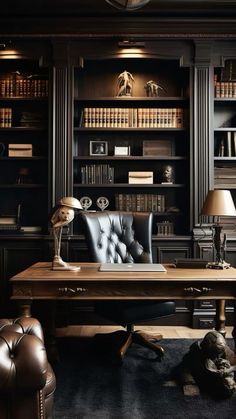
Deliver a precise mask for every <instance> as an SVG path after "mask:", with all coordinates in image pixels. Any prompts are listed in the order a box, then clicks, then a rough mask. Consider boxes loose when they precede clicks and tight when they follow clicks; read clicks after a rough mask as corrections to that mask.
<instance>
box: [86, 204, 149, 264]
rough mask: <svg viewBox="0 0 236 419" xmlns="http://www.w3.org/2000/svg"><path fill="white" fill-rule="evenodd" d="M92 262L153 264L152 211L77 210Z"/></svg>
mask: <svg viewBox="0 0 236 419" xmlns="http://www.w3.org/2000/svg"><path fill="white" fill-rule="evenodd" d="M80 216H81V218H82V220H83V227H84V233H85V237H86V241H87V246H88V249H89V252H90V255H91V259H92V261H93V262H107V263H122V262H123V263H132V262H136V263H152V239H151V238H152V221H153V216H152V213H147V212H133V213H132V212H121V211H103V212H88V211H84V212H81V213H80Z"/></svg>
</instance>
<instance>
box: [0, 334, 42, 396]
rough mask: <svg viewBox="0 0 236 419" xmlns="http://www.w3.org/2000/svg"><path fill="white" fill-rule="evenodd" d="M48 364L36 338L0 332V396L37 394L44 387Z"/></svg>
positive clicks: (39, 340) (40, 343)
mask: <svg viewBox="0 0 236 419" xmlns="http://www.w3.org/2000/svg"><path fill="white" fill-rule="evenodd" d="M47 368H48V361H47V355H46V350H45V347H44V343H43V342H42V340H41V339H39V338H38V337H37V336H33V335H27V334H20V333H17V332H15V331H9V330H4V331H2V332H1V335H0V392H4V393H5V392H8V391H12V390H14V391H17V390H30V391H34V390H40V389H42V388H43V387H44V386H45V384H46V378H47Z"/></svg>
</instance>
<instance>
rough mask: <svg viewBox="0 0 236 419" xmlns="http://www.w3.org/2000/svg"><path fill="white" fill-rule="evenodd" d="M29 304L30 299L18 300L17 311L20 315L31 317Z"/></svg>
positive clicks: (30, 303) (30, 302)
mask: <svg viewBox="0 0 236 419" xmlns="http://www.w3.org/2000/svg"><path fill="white" fill-rule="evenodd" d="M31 305H32V301H30V300H29V301H20V303H19V311H20V316H24V317H31Z"/></svg>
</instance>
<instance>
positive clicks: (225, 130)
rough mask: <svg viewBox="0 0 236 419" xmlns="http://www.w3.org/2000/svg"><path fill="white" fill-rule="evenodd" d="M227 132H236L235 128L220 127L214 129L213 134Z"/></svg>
mask: <svg viewBox="0 0 236 419" xmlns="http://www.w3.org/2000/svg"><path fill="white" fill-rule="evenodd" d="M219 131H221V132H227V131H236V127H220V128H214V132H219Z"/></svg>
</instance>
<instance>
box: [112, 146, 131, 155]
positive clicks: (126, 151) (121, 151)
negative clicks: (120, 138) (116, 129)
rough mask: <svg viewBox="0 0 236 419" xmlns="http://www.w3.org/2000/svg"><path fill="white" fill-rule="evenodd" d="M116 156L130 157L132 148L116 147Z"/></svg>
mask: <svg viewBox="0 0 236 419" xmlns="http://www.w3.org/2000/svg"><path fill="white" fill-rule="evenodd" d="M114 156H130V146H129V145H128V146H121V147H120V146H117V145H115V147H114Z"/></svg>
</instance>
